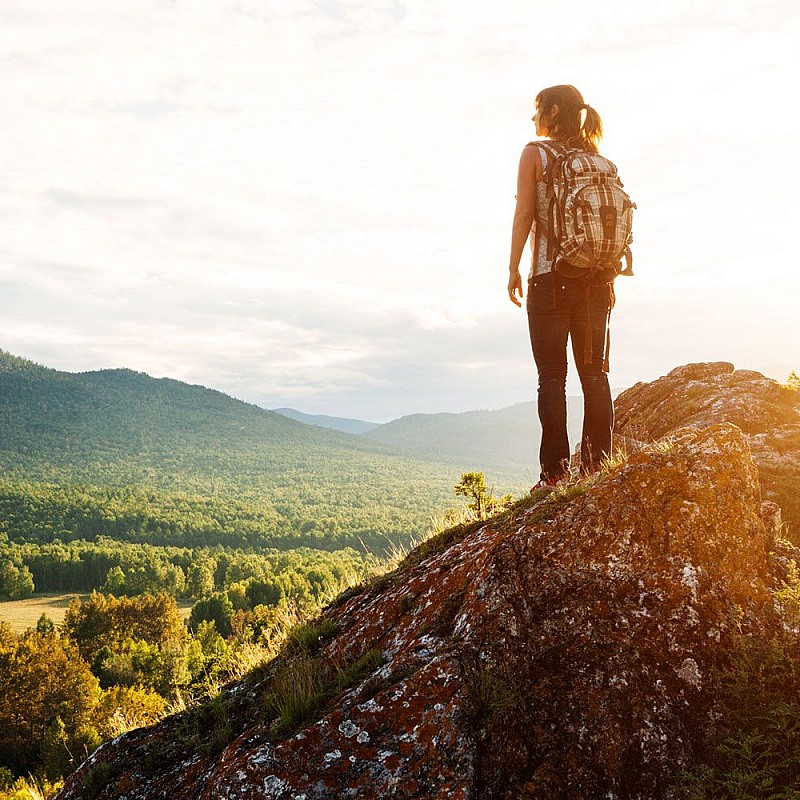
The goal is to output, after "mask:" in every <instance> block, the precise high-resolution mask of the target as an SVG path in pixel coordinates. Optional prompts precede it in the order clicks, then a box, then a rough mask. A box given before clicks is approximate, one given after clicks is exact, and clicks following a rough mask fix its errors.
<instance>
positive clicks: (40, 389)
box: [0, 352, 472, 549]
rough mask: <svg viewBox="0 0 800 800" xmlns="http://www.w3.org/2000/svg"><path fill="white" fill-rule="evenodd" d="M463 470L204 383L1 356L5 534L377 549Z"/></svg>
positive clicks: (417, 528)
mask: <svg viewBox="0 0 800 800" xmlns="http://www.w3.org/2000/svg"><path fill="white" fill-rule="evenodd" d="M471 466H472V465H467V466H466V467H465V468H470V467H471ZM459 474H460V473H459V469H458V468H457V467H455V466H454V465H452V464H450V465H445V466H443V465H442V464H441V463H435V462H434V461H433V460H431V459H422V458H413V457H410V456H408V455H403V454H398V453H397V452H395V451H394V450H392V449H391V447H389V446H387V445H385V444H383V443H381V442H377V441H374V440H370V439H365V438H361V437H357V436H353V435H349V434H346V433H342V432H339V431H334V430H329V429H325V428H320V427H316V426H310V425H305V424H303V423H301V422H298V421H296V420H292V419H289V418H287V417H284V416H282V415H280V414H276V413H274V412H271V411H267V410H265V409H261V408H258V407H257V406H254V405H250V404H248V403H244V402H241V401H239V400H235V399H233V398H231V397H228V396H226V395H224V394H222V393H221V392H217V391H214V390H211V389H207V388H204V387H202V386H191V385H188V384H185V383H181V382H179V381H175V380H169V379H154V378H151V377H149V376H148V375H145V374H142V373H137V372H133V371H131V370H125V369H121V370H101V371H97V372H86V373H78V374H73V373H67V372H59V371H56V370H53V369H49V368H46V367H42V366H39V365H36V364H34V363H32V362H30V361H27V360H25V359H21V358H17V357H15V356H12V355H10V354H8V353H5V352H0V476H1V477H2V481H1V482H0V490H1V491H0V525H2V527H0V531H2V530H3V528H5V532H6V533H7V534H8V536H9V537H10V538H12V539H13V538H15V537H16V538H19V537H24V538H26V539H28V540H31V541H35V540H37V539H48V540H49V539H52V538H53V537H56V538H62V539H64V538H65V537H66V538H77V537H78V536H79V535H80V536H81V537H83V538H86V537H87V535H89V537H91V535H111V536H114V537H115V538H123V539H124V538H135V540H137V541H142V540H146V539H147V531H148V530H152V531H156V529H160V530H161V531H162V533H161V535H162V536H163V537H168V536H169V535H170V534H171V533H173V532H174V533H175V535H176V536H178V537H180V535H185V536H190V535H194V534H193V533H192V531H202V538H203V541H204V542H206V543H210V544H213V543H216V542H225V543H226V544H230V545H231V546H236V545H241V546H245V545H246V546H280V544H281V542H285V545H286V546H292V547H294V546H300V545H309V546H312V547H323V548H326V549H330V548H333V547H342V546H346V545H351V546H356V547H361V544H362V543H364V545H366V546H367V547H370V548H371V547H379V546H380V544H381V543H382V542H383V543H385V541H386V537H387V536H388V537H394V538H396V539H400V540H405V541H407V540H408V539H409V538H410V537H411V536H412V535H417V534H419V533H420V532H421V531H422V530H423V529H424V528H425V527H426V526H427V524H428V521H429V519H430V517H431V515H432V514H434V513H438V512H440V511H441V510H442V509H444V508H445V507H447V506H448V505H453V504H454V498H453V494H452V487H453V484H454V482H455V481H457V480H458V477H459ZM48 516H49V517H50V518H51V519H52V522H51V523H48V521H47V520H48ZM192 520H195V523H192ZM187 521H188V523H187ZM187 524H188V528H187ZM165 530H166V531H167V533H164V531H165ZM87 531H89V534H87ZM137 531H138V533H137ZM181 531H183V534H181ZM79 532H80V533H79ZM153 535H155V533H154V534H153ZM290 542H291V544H289V543H290ZM173 543H181V542H180V541H177V542H173Z"/></svg>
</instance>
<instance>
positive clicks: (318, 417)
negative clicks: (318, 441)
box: [272, 408, 378, 435]
mask: <svg viewBox="0 0 800 800" xmlns="http://www.w3.org/2000/svg"><path fill="white" fill-rule="evenodd" d="M272 410H273V411H274V412H275V413H276V414H282V415H283V416H284V417H289V419H296V420H297V421H298V422H305V423H306V425H317V426H318V427H320V428H332V429H333V430H335V431H343V432H344V433H354V434H356V435H357V434H359V433H366V432H367V431H371V430H372V429H373V428H377V427H378V423H377V422H367V421H366V420H363V419H350V418H348V417H329V416H328V415H327V414H305V413H304V412H302V411H298V410H297V409H295V408H273V409H272Z"/></svg>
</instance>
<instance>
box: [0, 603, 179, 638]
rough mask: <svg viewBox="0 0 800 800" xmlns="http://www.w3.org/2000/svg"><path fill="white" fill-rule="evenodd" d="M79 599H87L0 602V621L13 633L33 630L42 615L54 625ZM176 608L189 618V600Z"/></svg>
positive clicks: (59, 622)
mask: <svg viewBox="0 0 800 800" xmlns="http://www.w3.org/2000/svg"><path fill="white" fill-rule="evenodd" d="M76 597H79V598H80V599H81V600H86V599H88V597H89V595H88V594H40V595H36V596H35V597H29V598H28V599H27V600H5V601H3V602H0V620H2V621H3V622H7V623H8V624H9V625H11V627H12V628H13V629H14V631H15V633H22V632H23V631H25V630H27V629H28V628H35V627H36V621H37V620H38V619H39V617H40V616H41V615H42V614H47V616H48V617H50V619H52V620H53V622H55V623H56V625H59V624H61V623H62V622H63V621H64V614H66V612H67V606H68V605H69V604H70V602H71V601H72V600H73V599H74V598H76ZM177 603H178V608H179V609H180V612H181V615H182V616H183V618H184V619H188V618H189V613H190V612H191V610H192V601H191V600H178V601H177Z"/></svg>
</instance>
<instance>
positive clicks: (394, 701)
mask: <svg viewBox="0 0 800 800" xmlns="http://www.w3.org/2000/svg"><path fill="white" fill-rule="evenodd" d="M723 375H728V377H729V380H730V385H731V386H732V387H736V386H738V385H750V384H753V383H754V382H757V381H759V380H763V379H758V378H755V377H748V376H740V378H735V377H732V376H735V375H736V373H730V372H725V371H724V370H722V369H720V370H719V371H717V372H713V371H710V372H707V373H703V377H697V378H696V379H693V380H696V382H697V385H698V387H700V388H701V389H702V391H703V394H702V395H701V394H700V392H699V391H698V393H697V394H695V393H692V401H693V402H695V403H697V411H696V414H697V415H698V416H697V420H698V421H699V419H700V417H699V415H700V414H701V412H702V406H703V403H704V402H705V399H704V398H705V396H706V395H705V391H706V386H707V384H708V383H709V382H710V381H712V382H713V381H720V382H721V381H722V376H723ZM668 378H669V376H668ZM673 378H674V374H673ZM673 378H669V380H670V381H673ZM714 385H718V384H714ZM758 385H760V384H758ZM764 390H765V392H766V391H773V390H772V389H770V388H769V387H768V386H766V385H765V387H764ZM646 391H647V388H646V387H635V388H634V389H632V390H630V392H631V393H630V394H629V395H628V397H627V398H626V403H627V405H626V406H623V408H622V409H621V411H620V424H621V426H622V427H623V430H625V431H627V432H628V433H630V432H631V429H632V426H633V421H634V417H633V412H634V409H635V408H653V409H655V408H656V406H655V405H654V403H652V402H650V401H648V400H646V397H645V393H646ZM737 391H738V390H737ZM732 396H733V395H732ZM776 397H777V398H779V401H777V400H776V408H778V409H782V408H784V406H783V405H782V403H783V402H784V401H783V399H782V398H783V395H780V393H778V394H776ZM664 398H665V400H664V402H665V403H666V402H668V401H672V402H673V403H674V401H675V397H674V390H673V389H670V390H669V391H667V390H666V389H665V392H664ZM687 402H688V399H687ZM750 405H752V404H750ZM628 408H629V409H630V416H629V417H626V414H627V413H628V412H627V411H626V410H625V409H628ZM776 413H777V412H776ZM781 413H783V412H781ZM664 417H665V414H663V413H661V412H659V413H658V414H654V417H653V419H652V421H650V422H648V423H647V424H648V426H650V427H647V428H646V429H645V430H644V434H646V435H647V436H648V437H649V436H651V435H658V433H657V426H662V427H663V430H664V431H666V432H669V433H670V438H669V440H667V441H662V442H661V443H659V444H656V445H654V446H651V447H644V448H642V449H641V450H639V451H638V452H635V453H632V454H631V455H630V456H629V457H628V459H627V460H626V461H625V462H624V463H622V464H620V465H617V466H616V467H614V468H613V469H611V470H610V471H608V472H607V473H605V474H602V475H599V476H596V478H595V479H593V480H592V481H588V482H585V483H583V484H579V485H578V486H576V487H567V488H566V489H564V490H559V491H557V492H554V493H551V494H547V493H546V492H539V493H538V494H537V495H536V496H533V497H532V498H531V499H530V500H529V501H525V502H523V503H520V504H518V505H517V506H516V507H515V508H514V509H512V510H511V511H510V512H506V513H505V514H503V515H501V516H499V517H496V518H494V519H492V520H490V521H488V522H486V523H482V524H476V525H474V526H472V527H471V528H470V527H466V528H463V529H460V530H452V531H450V532H445V533H444V534H441V535H440V536H439V537H438V538H437V539H433V540H430V541H428V542H426V543H425V544H424V545H422V546H421V547H420V548H419V549H418V550H417V551H415V552H414V553H412V554H411V555H410V556H409V558H408V559H407V561H406V563H405V564H403V565H401V567H400V568H399V569H398V570H397V571H396V572H395V573H393V574H391V575H388V576H385V577H384V578H383V579H381V580H377V581H373V582H372V583H370V584H367V585H365V586H363V587H360V588H359V589H357V590H352V591H350V592H348V593H346V594H345V595H343V596H342V597H341V598H340V599H339V600H338V601H337V602H336V603H334V604H333V605H332V606H330V607H329V608H328V609H326V611H325V612H324V614H323V616H322V617H321V618H320V619H319V620H317V621H316V623H315V625H316V627H315V628H314V629H313V630H315V631H317V632H318V636H316V638H315V640H314V642H313V645H310V646H308V647H306V648H305V649H303V648H298V647H297V646H296V645H295V646H294V647H288V646H287V648H286V649H285V650H284V652H283V653H282V654H281V655H280V656H279V657H278V658H277V659H276V660H275V661H274V662H272V663H271V664H269V665H266V666H265V667H264V668H261V669H259V670H257V671H256V672H255V673H253V675H251V676H250V677H249V678H247V679H246V680H244V681H242V682H240V683H237V684H234V685H231V686H228V687H226V688H225V689H224V690H223V692H222V693H221V695H220V696H219V697H218V698H217V700H216V701H214V703H213V704H211V705H209V706H207V707H206V708H205V709H203V710H200V711H188V712H185V713H184V714H180V715H175V716H173V717H169V718H167V719H166V720H164V721H163V722H161V723H160V724H159V725H157V726H154V727H152V728H148V729H141V730H137V731H132V732H130V733H128V734H125V735H123V736H121V737H119V738H118V739H116V740H114V741H113V742H111V743H108V744H106V745H104V746H103V747H102V748H100V749H99V750H98V751H97V752H96V753H95V754H94V755H93V756H92V757H91V758H90V759H89V760H88V761H87V762H86V763H85V764H84V765H83V766H82V767H81V768H80V769H79V770H78V771H77V772H76V773H75V774H73V775H72V776H71V777H70V778H69V780H68V781H67V784H66V786H65V788H64V790H63V791H62V793H61V794H60V795H59V798H60V799H61V800H77V799H78V798H82V797H88V796H91V797H93V798H99V799H100V800H110V798H117V800H122V799H123V798H125V800H145V799H147V800H150V799H154V798H170V799H171V800H183V799H184V798H185V799H186V800H189V798H191V800H211V798H215V800H219V799H220V798H238V799H239V800H245V799H247V798H253V799H255V798H260V799H264V798H266V799H267V800H312V798H318V799H319V800H334V799H335V800H340V799H341V798H364V800H366V799H367V798H388V797H398V798H414V797H416V798H448V799H449V800H450V799H452V800H467V799H468V798H470V799H471V798H475V800H482V799H484V798H486V799H488V798H504V799H507V800H512V799H513V800H524V799H525V798H540V799H541V798H574V799H575V800H585V799H586V798H609V799H613V798H617V800H623V798H625V799H633V798H642V799H643V800H644V798H647V800H657V799H658V798H672V797H677V794H676V791H677V790H676V788H675V787H676V785H677V783H676V782H677V779H678V774H679V773H680V772H681V770H682V769H685V768H687V767H689V766H691V765H692V764H693V760H694V759H695V758H696V754H697V753H698V751H699V750H701V749H702V747H703V744H704V742H705V740H706V737H707V735H708V732H709V730H710V729H712V728H713V725H714V713H713V707H714V697H715V692H716V689H717V687H716V684H715V681H716V680H717V678H716V677H715V675H716V672H715V669H716V667H717V666H718V665H719V664H720V663H723V662H724V661H725V659H726V658H727V656H728V653H729V650H730V647H731V638H732V627H733V623H732V621H731V620H732V617H731V613H732V610H733V609H738V613H739V617H738V619H739V621H740V624H743V625H745V626H746V627H749V629H751V630H754V631H757V630H767V629H769V628H770V626H772V625H773V624H774V622H775V620H774V610H773V604H772V596H771V593H770V587H771V585H772V581H773V577H772V574H771V569H772V567H771V558H770V556H769V553H770V550H771V548H772V542H771V536H772V535H773V534H774V532H775V530H776V527H777V522H776V511H775V508H774V506H772V505H770V504H767V506H765V507H764V508H763V509H762V500H761V493H760V486H759V478H758V471H757V469H756V466H755V465H754V463H753V460H752V458H751V454H750V446H749V445H748V438H747V437H746V436H745V435H743V434H742V431H741V430H740V429H739V428H738V427H736V426H734V425H732V424H711V425H710V426H706V427H700V426H699V423H698V426H690V427H684V428H682V429H679V430H675V429H674V428H673V427H670V426H669V424H668V422H667V421H666V420H665V419H664ZM677 417H678V415H677V414H676V416H675V418H676V419H677ZM754 419H755V415H754V414H753V413H750V411H748V413H747V414H746V415H744V416H743V417H742V419H741V420H740V421H741V422H745V421H746V420H749V421H750V424H749V425H745V429H746V431H747V435H748V437H750V438H751V439H752V437H753V436H757V435H758V429H757V427H753V424H754V423H753V420H754ZM626 420H627V421H626ZM759 424H760V423H759ZM764 424H766V422H765V423H764ZM784 424H786V425H790V424H794V423H793V422H792V421H791V419H790V415H788V412H787V416H786V419H785V421H784ZM740 427H741V426H740ZM638 438H644V437H643V435H642V432H641V431H639V432H638ZM762 512H763V515H762ZM764 520H766V521H767V522H768V525H765V522H764ZM314 676H316V677H314ZM323 684H324V685H325V686H327V687H328V688H327V690H326V692H324V693H323V697H324V699H322V700H320V701H319V703H318V704H317V705H316V707H315V708H313V709H310V710H309V711H308V714H307V715H306V716H307V717H309V715H310V718H306V719H305V720H304V721H300V720H296V722H295V726H294V728H287V726H286V723H285V722H284V723H283V724H282V723H280V722H279V721H277V720H276V719H275V717H276V714H277V711H276V705H277V704H276V700H275V698H276V697H277V696H285V695H286V690H287V688H290V687H294V688H295V689H297V692H298V693H301V691H300V690H301V688H302V687H303V686H319V685H323ZM220 731H221V732H222V734H220ZM85 785H86V786H88V787H89V789H87V790H83V788H82V787H84V786H85ZM82 792H84V793H82ZM86 792H88V793H86Z"/></svg>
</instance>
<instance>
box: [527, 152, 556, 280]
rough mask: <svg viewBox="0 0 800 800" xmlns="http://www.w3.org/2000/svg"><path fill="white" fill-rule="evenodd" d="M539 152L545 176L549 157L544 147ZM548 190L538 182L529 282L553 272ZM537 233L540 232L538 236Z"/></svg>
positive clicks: (531, 235) (532, 230) (530, 237)
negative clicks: (548, 247)
mask: <svg viewBox="0 0 800 800" xmlns="http://www.w3.org/2000/svg"><path fill="white" fill-rule="evenodd" d="M538 150H539V157H540V158H541V160H542V174H544V172H545V170H546V169H547V159H548V157H549V156H548V153H547V151H546V150H545V149H544V147H539V148H538ZM548 189H549V187H548V186H547V184H546V183H545V182H544V181H543V180H541V181H537V182H536V214H535V215H534V218H533V224H532V225H531V232H530V236H529V241H530V244H531V269H530V272H529V273H528V280H529V281H530V280H531V279H533V278H534V277H535V276H536V275H544V274H545V273H547V272H552V270H553V262H552V260H548V258H547V237H548V234H549V232H550V192H549V190H548ZM537 232H539V235H538V236H537Z"/></svg>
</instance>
